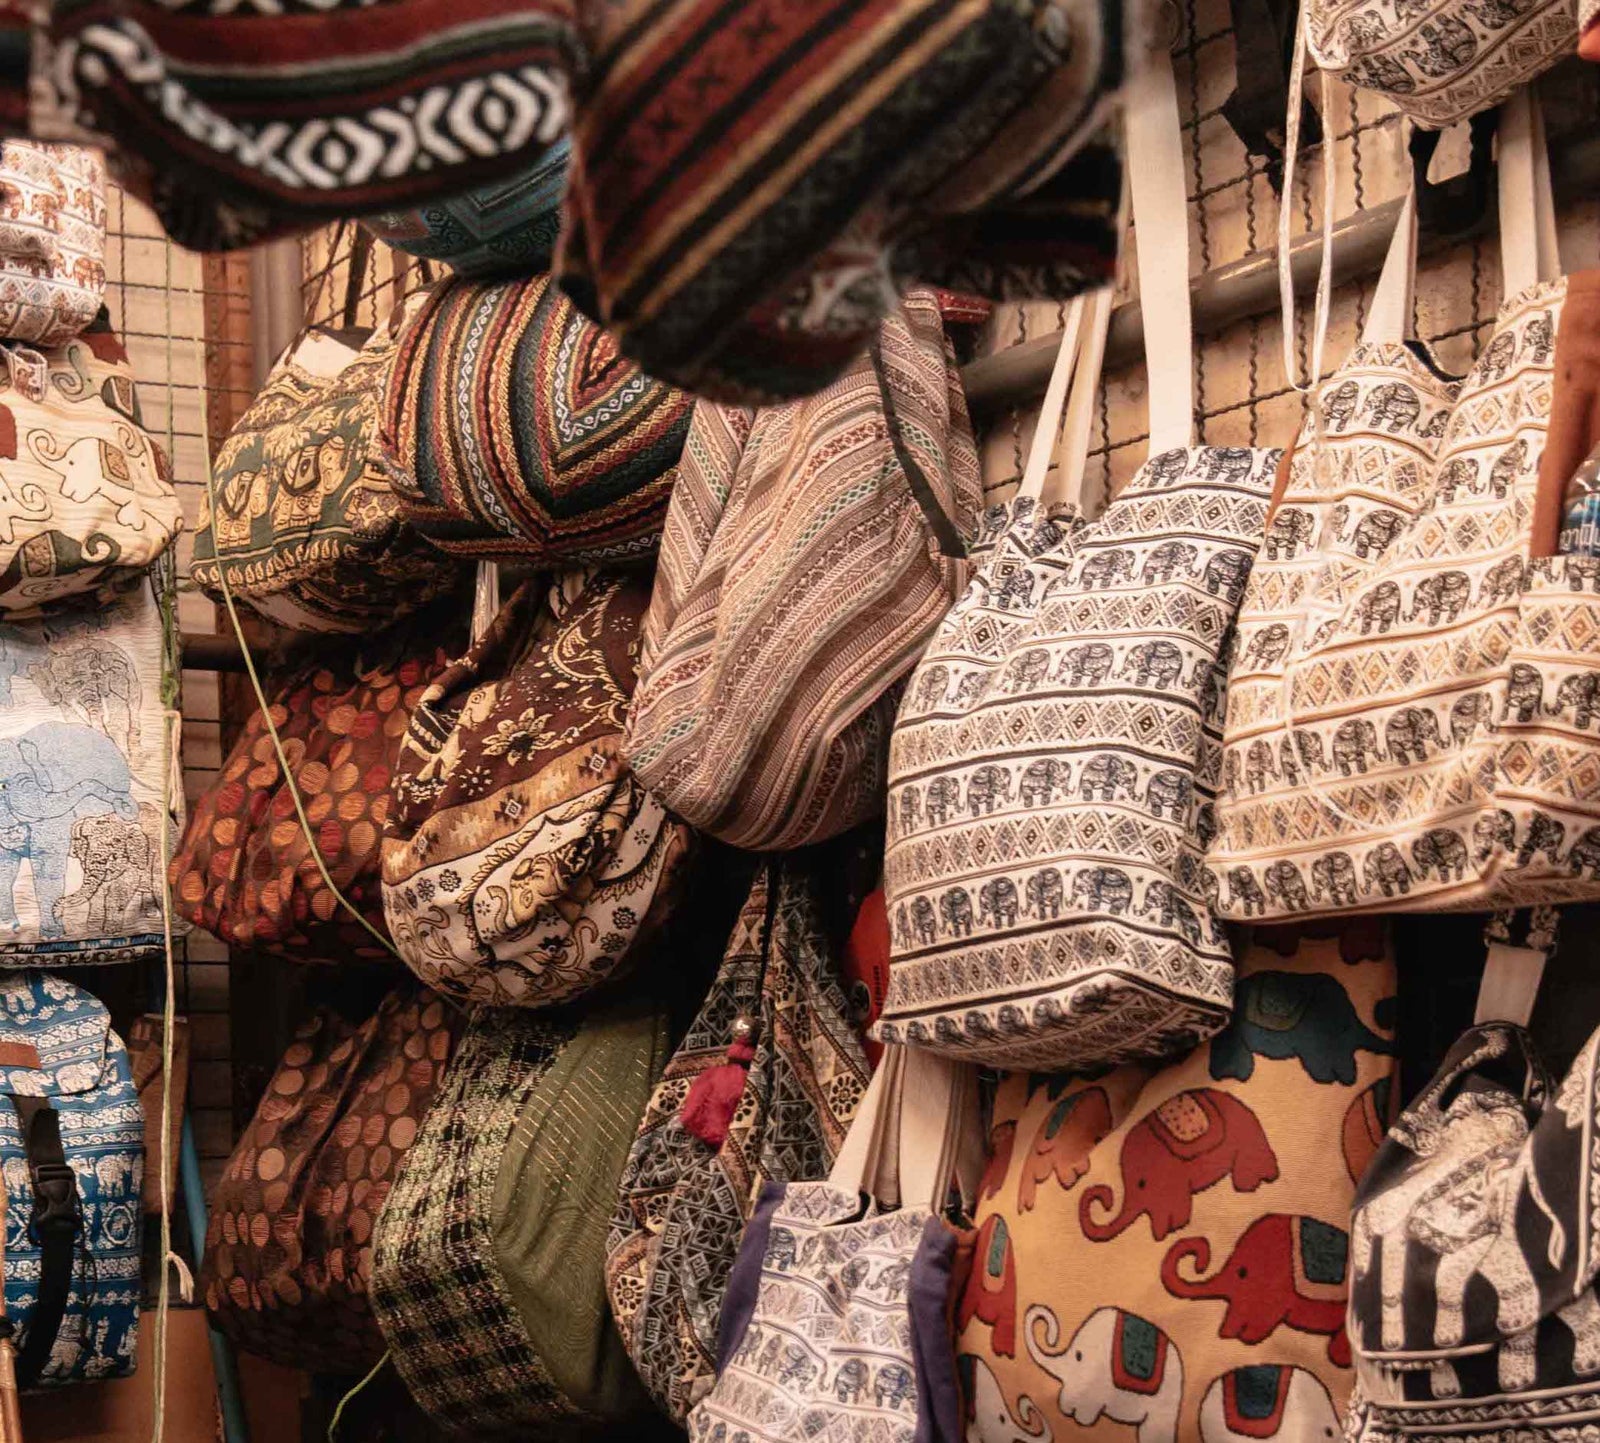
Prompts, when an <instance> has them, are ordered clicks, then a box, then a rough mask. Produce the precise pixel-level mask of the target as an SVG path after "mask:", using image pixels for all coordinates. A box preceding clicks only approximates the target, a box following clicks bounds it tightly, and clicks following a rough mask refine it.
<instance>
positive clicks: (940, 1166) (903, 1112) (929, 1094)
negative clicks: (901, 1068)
mask: <svg viewBox="0 0 1600 1443" xmlns="http://www.w3.org/2000/svg"><path fill="white" fill-rule="evenodd" d="M971 1072H972V1069H971V1068H970V1067H969V1066H967V1065H965V1064H963V1063H959V1062H952V1061H951V1060H950V1059H949V1058H946V1057H940V1056H938V1055H937V1054H936V1053H932V1052H926V1051H923V1050H922V1049H920V1048H916V1049H913V1050H912V1051H911V1055H910V1056H909V1057H908V1058H907V1059H906V1069H905V1075H904V1078H903V1080H902V1086H903V1088H904V1089H905V1091H904V1096H903V1098H902V1101H901V1107H900V1133H899V1139H898V1144H899V1167H898V1175H899V1179H900V1203H901V1206H903V1207H922V1208H927V1210H928V1211H929V1212H934V1213H937V1212H942V1211H943V1210H944V1203H945V1194H946V1193H947V1192H948V1191H949V1187H950V1179H951V1176H952V1174H953V1173H954V1170H955V1166H956V1160H957V1158H958V1157H959V1156H960V1155H961V1153H962V1151H963V1148H962V1139H963V1135H964V1133H965V1132H966V1130H967V1127H968V1114H969V1113H970V1111H971V1107H970V1102H971V1101H972V1100H973V1099H972V1089H971V1081H972V1079H971Z"/></svg>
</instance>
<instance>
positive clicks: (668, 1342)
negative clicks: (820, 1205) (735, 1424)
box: [606, 857, 867, 1423]
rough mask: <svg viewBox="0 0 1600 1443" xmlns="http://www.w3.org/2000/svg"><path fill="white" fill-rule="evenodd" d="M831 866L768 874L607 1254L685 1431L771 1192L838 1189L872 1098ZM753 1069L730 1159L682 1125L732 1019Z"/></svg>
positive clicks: (623, 1196)
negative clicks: (839, 1171) (831, 900)
mask: <svg viewBox="0 0 1600 1443" xmlns="http://www.w3.org/2000/svg"><path fill="white" fill-rule="evenodd" d="M851 885H852V884H851V883H850V882H849V881H848V880H847V879H845V877H844V876H843V875H842V874H841V873H840V872H839V871H838V870H835V869H832V868H816V867H815V866H814V864H813V865H808V864H807V863H804V862H802V861H801V860H800V859H798V858H787V857H786V858H782V859H773V860H771V861H765V862H763V863H762V865H761V868H760V870H759V872H758V873H757V875H756V880H755V884H754V885H753V887H752V888H751V891H750V895H749V897H748V898H747V900H746V902H745V905H744V909H743V911H742V912H741V914H740V916H739V920H738V923H737V924H736V925H735V927H734V931H733V935H732V937H731V938H730V939H729V941H728V947H727V952H726V955H725V956H724V958H723V963H722V966H721V968H720V969H719V971H718V973H717V976H716V980H715V981H714V982H713V983H712V985H711V989H710V991H709V992H708V993H707V995H706V1000H705V1003H704V1004H703V1005H702V1007H701V1009H700V1012H699V1014H698V1016H697V1017H696V1018H695V1020H694V1023H693V1025H692V1026H691V1027H690V1029H689V1031H688V1033H687V1035H686V1036H685V1037H684V1039H683V1042H682V1043H681V1044H680V1045H679V1047H678V1049H677V1051H676V1052H674V1053H673V1055H672V1060H671V1061H670V1062H669V1063H668V1064H667V1068H666V1071H665V1072H664V1073H663V1074H662V1077H661V1082H660V1085H659V1086H658V1087H657V1088H656V1090H655V1093H654V1094H653V1095H652V1097H651V1099H650V1105H649V1107H648V1108H647V1109H646V1111H645V1114H644V1121H643V1122H642V1123H641V1124H640V1127H639V1135H638V1138H637V1139H636V1140H635V1142H634V1144H633V1149H632V1152H631V1153H630V1155H629V1157H628V1165H627V1167H626V1168H625V1169H624V1170H623V1173H622V1181H621V1183H620V1185H619V1188H618V1196H617V1201H616V1209H615V1212H614V1213H613V1215H612V1218H611V1230H610V1235H609V1237H608V1239H607V1242H606V1252H607V1257H606V1288H607V1291H608V1292H609V1294H610V1298H611V1309H612V1312H613V1314H614V1315H615V1317H616V1321H617V1327H618V1328H619V1329H620V1330H621V1333H622V1338H623V1341H624V1343H625V1344H626V1346H627V1349H628V1353H629V1355H630V1356H631V1357H632V1359H633V1362H634V1366H635V1367H636V1368H637V1369H638V1370H639V1376H640V1377H641V1378H643V1379H644V1382H645V1385H646V1386H647V1387H648V1388H649V1389H650V1392H651V1393H652V1395H653V1396H654V1397H655V1400H656V1402H657V1403H658V1404H659V1405H660V1406H661V1408H662V1409H663V1410H664V1411H665V1412H666V1413H667V1414H668V1415H669V1416H671V1417H672V1418H674V1419H675V1420H677V1421H678V1422H680V1423H681V1422H683V1420H684V1419H685V1418H686V1417H687V1415H688V1412H689V1409H690V1408H691V1407H692V1406H693V1405H694V1404H695V1403H696V1402H698V1401H699V1400H700V1398H702V1397H703V1396H704V1395H705V1393H706V1391H707V1390H708V1389H709V1388H710V1387H711V1384H712V1381H713V1379H714V1377H715V1364H716V1341H717V1320H718V1317H719V1315H720V1313H721V1311H722V1302H723V1294H724V1293H725V1291H726V1289H727V1286H728V1275H729V1272H730V1270H731V1269H732V1267H733V1263H734V1258H735V1255H736V1254H737V1252H738V1248H739V1238H740V1233H741V1231H742V1230H743V1228H744V1225H745V1222H746V1220H747V1219H748V1218H749V1217H750V1215H751V1213H752V1212H753V1211H754V1209H755V1206H756V1202H757V1200H758V1198H759V1197H760V1194H761V1190H762V1188H763V1186H764V1185H765V1184H767V1183H768V1182H789V1181H794V1182H802V1181H811V1180H816V1179H819V1178H823V1177H826V1176H827V1173H828V1169H829V1168H830V1167H831V1166H832V1164H833V1160H834V1157H835V1155H836V1154H837V1152H838V1150H839V1145H840V1144H841V1143H842V1142H843V1141H844V1135H845V1132H846V1131H847V1130H848V1128H849V1126H850V1119H851V1118H852V1117H854V1116H855V1112H856V1107H857V1105H858V1104H859V1103H860V1101H861V1098H862V1095H863V1093H864V1092H865V1091H866V1085H867V1064H866V1059H865V1057H864V1056H863V1055H862V1052H861V1044H860V1042H859V1040H858V1039H857V1037H856V1034H855V1030H854V1028H853V1026H852V1024H851V1021H850V1018H849V1012H848V1005H847V1003H846V1001H845V998H844V995H843V993H842V991H841V990H840V985H839V980H838V972H837V966H836V963H835V960H834V958H835V951H834V949H833V947H832V945H831V941H830V938H829V934H828V929H827V928H826V926H825V925H824V924H823V922H822V918H821V909H822V905H823V900H824V895H825V894H826V893H828V892H836V891H839V890H844V891H849V890H851ZM741 1017H742V1018H745V1019H747V1020H749V1021H751V1022H753V1023H754V1024H755V1056H754V1057H753V1058H752V1060H751V1062H750V1066H749V1072H748V1074H747V1076H746V1079H745V1084H744V1091H743V1094H742V1095H741V1097H740V1099H739V1104H738V1108H737V1110H736V1111H735V1113H734V1116H733V1121H732V1123H731V1125H730V1126H729V1129H728V1135H727V1138H726V1140H725V1141H724V1142H723V1143H722V1145H721V1146H720V1147H716V1148H714V1147H712V1146H711V1145H710V1144H709V1143H707V1142H705V1141H703V1140H702V1139H701V1138H699V1137H696V1136H695V1135H694V1134H693V1133H691V1132H689V1131H688V1130H687V1129H686V1128H685V1127H684V1126H683V1123H682V1121H681V1120H680V1118H679V1112H680V1110H681V1109H682V1107H683V1102H684V1098H685V1097H686V1096H687V1095H688V1092H689V1089H690V1087H691V1086H692V1085H693V1083H694V1081H695V1079H696V1078H697V1077H699V1076H700V1074H701V1073H703V1072H705V1071H706V1070H707V1069H708V1068H711V1067H715V1066H718V1065H719V1064H722V1063H723V1062H724V1060H725V1058H726V1054H727V1049H728V1044H729V1043H730V1042H731V1041H732V1039H733V1028H734V1022H735V1020H736V1019H738V1018H741Z"/></svg>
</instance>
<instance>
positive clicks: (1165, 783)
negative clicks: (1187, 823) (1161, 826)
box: [1144, 767, 1194, 822]
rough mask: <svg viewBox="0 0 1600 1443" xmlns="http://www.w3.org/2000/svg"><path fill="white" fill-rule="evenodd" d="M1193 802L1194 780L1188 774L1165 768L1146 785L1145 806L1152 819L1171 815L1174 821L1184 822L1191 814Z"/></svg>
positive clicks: (1155, 774)
mask: <svg viewBox="0 0 1600 1443" xmlns="http://www.w3.org/2000/svg"><path fill="white" fill-rule="evenodd" d="M1193 800H1194V780H1193V779H1192V778H1191V777H1190V776H1189V774H1188V773H1187V772H1180V771H1178V770H1177V769H1176V768H1173V767H1167V768H1164V769H1163V770H1161V771H1159V772H1156V773H1154V774H1153V775H1152V776H1151V778H1150V780H1149V781H1148V782H1146V783H1145V788H1144V804H1145V806H1146V807H1148V808H1149V810H1150V815H1151V816H1152V817H1164V816H1166V815H1168V814H1169V813H1170V814H1171V816H1172V820H1173V821H1175V822H1177V821H1182V820H1183V818H1184V817H1186V816H1187V815H1188V814H1189V805H1190V803H1191V802H1192V801H1193Z"/></svg>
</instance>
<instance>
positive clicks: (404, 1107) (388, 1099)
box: [200, 973, 465, 1373]
mask: <svg viewBox="0 0 1600 1443" xmlns="http://www.w3.org/2000/svg"><path fill="white" fill-rule="evenodd" d="M401 975H402V976H404V974H403V973H402V974H401ZM464 1025H465V1019H464V1018H463V1016H462V1014H461V1012H460V1010H459V1009H457V1008H455V1007H451V1006H449V1005H448V1004H447V1003H445V1002H444V1001H443V1000H442V999H440V998H438V997H435V996H434V995H433V994H432V993H431V992H429V991H427V989H426V988H424V987H423V986H422V985H421V984H420V983H418V982H415V981H413V980H412V979H411V978H409V977H407V978H406V980H405V981H404V982H403V983H402V984H401V985H400V986H399V987H397V988H396V989H395V990H394V991H393V992H391V993H390V994H389V995H388V996H387V997H385V998H384V999H383V1001H382V1002H381V1003H380V1004H379V1006H378V1009H377V1011H376V1012H375V1013H373V1015H372V1016H371V1017H369V1018H367V1019H366V1020H365V1021H363V1022H361V1023H359V1024H351V1023H349V1022H346V1021H345V1020H344V1019H343V1018H342V1017H341V1016H340V1015H339V1014H338V1013H337V1012H335V1011H333V1010H332V1009H328V1008H325V1009H322V1010H320V1011H319V1012H318V1013H317V1014H316V1015H315V1016H314V1017H312V1018H311V1020H310V1021H309V1022H307V1023H306V1025H305V1026H304V1027H302V1028H301V1029H300V1031H299V1032H298V1033H297V1034H296V1036H295V1039H294V1041H293V1042H291V1043H290V1044H289V1049H288V1051H287V1052H286V1053H285V1054H284V1056H283V1061H282V1062H280V1063H279V1064H278V1069H277V1071H276V1072H274V1073H273V1075H272V1080H271V1081H270V1082H269V1083H268V1084H267V1090H266V1092H265V1093H264V1094H263V1095H262V1098H261V1102H260V1104H259V1105H258V1106H257V1108H256V1113H255V1116H254V1117H253V1118H252V1119H251V1120H250V1122H249V1123H248V1125H247V1126H246V1127H245V1129H244V1131H243V1133H241V1134H240V1137H239V1141H238V1143H237V1145H236V1146H235V1147H234V1150H233V1156H232V1157H231V1158H229V1159H228V1166H227V1169H226V1171H225V1172H224V1173H223V1175H222V1180H221V1182H219V1183H218V1184H217V1187H216V1189H215V1191H214V1192H213V1193H212V1195H211V1200H210V1201H211V1221H210V1224H209V1226H208V1227H207V1229H206V1241H205V1257H204V1260H203V1263H202V1267H201V1271H200V1290H201V1293H202V1294H203V1296H204V1298H205V1305H206V1311H207V1312H208V1313H209V1314H210V1315H211V1320H212V1322H213V1324H214V1325H215V1326H216V1327H218V1328H219V1329H221V1331H222V1332H224V1333H226V1334H227V1335H228V1337H230V1338H232V1339H233V1341H234V1342H235V1343H237V1344H238V1345H239V1346H240V1347H242V1348H245V1349H248V1350H249V1351H250V1352H252V1353H258V1354H260V1355H261V1356H262V1357H266V1358H271V1359H272V1360H273V1361H274V1362H276V1363H279V1364H281V1365H282V1366H283V1367H286V1368H305V1369H309V1370H310V1371H313V1372H318V1373H364V1372H365V1371H366V1370H367V1369H368V1368H370V1367H372V1366H373V1364H375V1363H376V1362H377V1361H378V1359H379V1358H381V1357H382V1356H383V1350H384V1342H383V1336H382V1334H380V1333H379V1331H378V1327H377V1324H376V1323H375V1322H374V1321H373V1318H372V1311H371V1306H370V1304H369V1303H368V1301H367V1288H368V1285H369V1283H370V1281H371V1276H372V1230H373V1226H374V1224H375V1223H376V1222H377V1218H378V1214H379V1213H380V1212H382V1211H383V1205H384V1200H385V1199H386V1198H387V1197H388V1196H389V1190H390V1188H391V1186H392V1184H393V1182H394V1178H395V1175H396V1174H397V1173H398V1172H399V1170H400V1167H401V1165H402V1163H403V1161H404V1159H405V1155H406V1153H407V1151H408V1150H409V1149H410V1147H411V1144H412V1143H413V1141H415V1139H416V1136H417V1129H418V1127H419V1126H420V1124H421V1122H422V1119H423V1118H424V1117H425V1116H426V1114H427V1111H428V1107H429V1105H430V1104H431V1103H432V1101H433V1098H434V1095H435V1094H436V1093H437V1092H438V1090H439V1086H440V1084H441V1082H442V1081H443V1079H444V1072H445V1066H446V1064H447V1063H448V1062H449V1060H450V1054H451V1052H452V1051H453V1050H454V1048H455V1044H456V1040H457V1038H458V1037H459V1036H460V1033H461V1030H462V1027H463V1026H464Z"/></svg>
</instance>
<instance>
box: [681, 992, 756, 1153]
mask: <svg viewBox="0 0 1600 1443" xmlns="http://www.w3.org/2000/svg"><path fill="white" fill-rule="evenodd" d="M755 1032H756V1030H755V1025H754V1024H753V1023H751V1022H750V1021H749V1020H748V1019H747V1018H743V1017H740V1018H738V1019H736V1020H735V1022H734V1024H733V1042H732V1043H731V1044H730V1046H729V1047H728V1060H727V1061H726V1062H720V1063H718V1064H717V1066H715V1067H708V1068H706V1070H705V1071H704V1072H702V1073H701V1074H700V1075H699V1076H698V1077H697V1078H695V1080H694V1081H693V1082H692V1083H691V1084H690V1085H689V1091H688V1094H687V1095H686V1096H685V1097H684V1099H683V1106H682V1107H681V1108H679V1109H678V1117H679V1119H680V1120H681V1121H682V1123H683V1126H684V1130H685V1131H686V1132H692V1133H693V1134H694V1135H695V1136H696V1137H698V1138H699V1139H700V1140H701V1141H702V1142H707V1143H710V1144H711V1146H712V1147H721V1146H722V1144H723V1143H724V1142H726V1141H727V1139H728V1128H729V1126H730V1125H731V1124H732V1122H733V1115H734V1113H736V1112H737V1111H738V1110H739V1099H740V1098H741V1097H743V1096H744V1085H745V1082H746V1080H747V1078H748V1076H749V1071H750V1062H751V1059H752V1058H754V1057H755V1055H756V1048H755Z"/></svg>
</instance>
